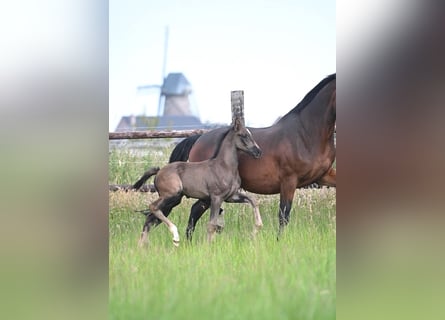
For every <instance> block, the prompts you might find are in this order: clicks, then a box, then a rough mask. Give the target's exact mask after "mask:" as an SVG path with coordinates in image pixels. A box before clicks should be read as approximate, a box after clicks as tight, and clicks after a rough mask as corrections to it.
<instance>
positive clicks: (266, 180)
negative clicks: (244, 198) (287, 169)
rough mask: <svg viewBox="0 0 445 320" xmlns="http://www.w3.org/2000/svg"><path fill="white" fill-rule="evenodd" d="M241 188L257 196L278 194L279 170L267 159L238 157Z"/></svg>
mask: <svg viewBox="0 0 445 320" xmlns="http://www.w3.org/2000/svg"><path fill="white" fill-rule="evenodd" d="M238 168H239V175H240V177H241V188H243V189H244V190H247V191H250V192H253V193H258V194H276V193H280V184H281V182H280V179H279V174H278V173H279V170H278V169H277V168H276V166H275V164H274V163H273V162H272V161H268V160H267V159H252V160H251V159H248V158H244V157H240V163H239V167H238Z"/></svg>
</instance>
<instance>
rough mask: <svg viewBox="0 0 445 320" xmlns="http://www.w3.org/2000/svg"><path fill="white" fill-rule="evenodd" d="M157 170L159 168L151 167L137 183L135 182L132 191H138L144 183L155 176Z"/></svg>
mask: <svg viewBox="0 0 445 320" xmlns="http://www.w3.org/2000/svg"><path fill="white" fill-rule="evenodd" d="M159 170H160V168H159V167H153V168H150V169H148V170H147V171H145V173H144V175H143V176H142V177H141V178H140V179H139V180H138V181H136V183H135V184H134V185H133V187H132V189H134V190H139V188H140V187H142V185H143V184H144V183H145V181H147V180H148V179H149V178H150V177H151V176H154V175H155V174H157V173H158V171H159Z"/></svg>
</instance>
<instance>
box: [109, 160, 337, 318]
mask: <svg viewBox="0 0 445 320" xmlns="http://www.w3.org/2000/svg"><path fill="white" fill-rule="evenodd" d="M119 157H121V158H119ZM122 157H123V158H122ZM137 159H138V160H137ZM137 159H136V158H133V156H130V155H128V154H125V155H117V154H115V153H113V154H111V155H110V183H131V182H134V181H135V180H136V179H137V178H138V176H139V175H140V174H141V173H142V172H143V170H144V169H145V168H146V167H148V166H150V165H155V164H156V161H164V160H160V159H155V160H153V159H152V158H150V157H143V159H142V160H143V161H140V160H141V158H140V156H138V157H137ZM136 160H137V161H136ZM144 161H145V164H144V163H143V162H144ZM128 162H133V166H128V165H127V164H126V163H128ZM135 163H138V164H139V163H140V166H139V165H135ZM147 163H148V164H147ZM157 165H159V164H157ZM130 167H131V170H130ZM124 171H125V173H124ZM124 175H126V176H125V178H122V176H124ZM121 180H123V181H121ZM154 199H156V194H144V193H136V192H129V193H125V192H115V193H111V192H110V217H109V234H110V237H109V239H110V244H109V316H110V319H335V313H336V307H335V305H336V237H335V227H336V225H335V222H336V220H335V217H336V216H335V189H326V188H324V189H308V190H297V192H296V195H295V199H294V205H293V209H292V212H291V221H290V223H289V226H288V227H287V229H286V231H285V232H284V233H283V235H282V237H281V238H280V240H279V241H277V239H276V235H277V230H278V218H277V212H278V196H258V199H259V204H260V211H261V214H262V217H263V223H264V228H263V230H262V231H261V232H260V233H259V234H258V235H257V236H256V237H255V238H253V237H252V235H251V233H252V230H253V214H252V209H251V207H250V206H248V205H244V204H243V205H240V204H224V209H225V222H226V225H225V229H224V231H223V232H222V233H221V234H218V235H217V237H216V239H215V241H214V242H213V243H211V244H209V243H207V240H206V228H205V226H206V222H207V220H208V216H209V215H208V213H206V214H205V215H204V216H203V218H202V219H201V220H200V221H199V222H198V225H197V228H196V231H195V234H194V238H193V241H192V242H191V243H188V242H187V240H186V239H185V227H186V224H187V218H188V214H189V209H190V206H191V204H192V203H193V200H191V199H184V200H183V202H182V204H181V205H180V206H178V207H176V208H175V209H174V210H173V212H172V213H171V215H170V218H171V220H172V221H173V222H174V223H175V224H176V225H177V226H178V228H179V231H180V236H181V244H180V246H179V248H175V247H174V246H173V244H172V239H171V234H170V233H169V232H168V230H167V228H166V227H165V225H160V226H158V227H157V228H155V229H153V230H152V231H151V232H150V234H149V243H148V245H147V246H146V247H145V248H138V247H137V240H138V238H139V235H140V231H141V228H142V224H143V222H144V216H143V215H141V214H139V213H135V212H134V211H135V210H138V209H143V208H146V207H147V203H148V202H149V201H152V200H154Z"/></svg>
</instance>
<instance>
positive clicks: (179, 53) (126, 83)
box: [109, 0, 336, 131]
mask: <svg viewBox="0 0 445 320" xmlns="http://www.w3.org/2000/svg"><path fill="white" fill-rule="evenodd" d="M109 10H110V13H109V14H110V16H109V19H110V20H109V23H110V29H109V37H110V38H109V45H110V47H109V49H110V61H109V66H110V70H109V71H110V73H109V76H110V87H109V88H110V109H109V130H110V131H114V129H115V128H116V126H117V123H118V122H119V120H120V118H121V117H122V116H126V115H132V114H134V115H139V114H143V113H145V114H146V115H156V113H157V108H158V94H159V93H158V92H156V91H151V92H139V93H138V91H137V87H138V86H140V85H146V84H161V83H162V66H163V55H164V33H165V27H166V26H168V28H169V40H168V54H167V64H166V74H168V73H170V72H182V73H183V74H184V75H185V76H186V78H187V79H188V80H189V81H190V83H191V85H192V87H193V96H192V101H191V102H192V104H193V107H196V108H197V111H198V112H199V116H200V118H201V121H202V122H218V123H230V121H231V114H230V91H232V90H244V97H245V118H246V123H247V124H248V125H250V126H254V127H263V126H269V125H271V124H272V123H273V122H274V121H275V120H276V119H277V118H278V117H279V116H282V115H284V114H285V113H287V112H288V111H289V110H290V109H292V108H293V107H294V106H295V105H296V104H297V103H298V102H299V101H300V100H301V99H302V98H303V96H304V95H305V94H306V93H307V92H308V91H309V90H310V89H311V88H312V87H314V86H315V85H316V84H317V83H318V82H319V81H320V80H321V79H322V78H324V77H325V76H326V75H328V74H331V73H334V72H336V19H335V14H336V13H335V1H329V0H315V1H313V0H310V1H309V0H306V1H298V0H293V1H291V0H289V1H287V0H278V1H266V0H255V1H240V0H236V1H235V0H224V1H208V0H207V1H205V0H185V1H184V0H182V1H180V0H162V1H161V0H159V1H152V0H151V1H145V0H134V1H124V0H110V8H109Z"/></svg>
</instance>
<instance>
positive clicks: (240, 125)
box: [233, 118, 243, 131]
mask: <svg viewBox="0 0 445 320" xmlns="http://www.w3.org/2000/svg"><path fill="white" fill-rule="evenodd" d="M242 128H243V122H242V121H241V119H240V118H235V123H234V124H233V130H235V131H240V130H241V129H242Z"/></svg>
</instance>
